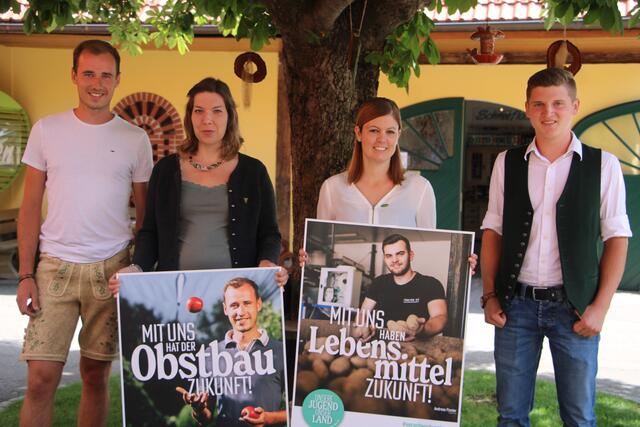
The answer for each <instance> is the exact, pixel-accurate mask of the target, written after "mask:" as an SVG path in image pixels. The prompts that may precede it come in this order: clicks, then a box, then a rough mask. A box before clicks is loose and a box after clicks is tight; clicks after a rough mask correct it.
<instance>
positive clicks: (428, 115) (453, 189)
mask: <svg viewBox="0 0 640 427" xmlns="http://www.w3.org/2000/svg"><path fill="white" fill-rule="evenodd" d="M401 113H402V122H403V124H402V126H403V132H402V135H401V136H400V149H401V150H402V151H403V152H405V153H407V157H408V158H407V165H408V169H409V170H418V171H420V173H421V174H422V176H424V177H425V178H427V179H428V180H429V182H431V185H432V186H433V190H434V192H435V194H436V209H437V227H438V228H442V229H448V230H459V229H460V218H461V211H462V207H461V199H462V147H463V146H462V141H463V135H462V129H463V126H462V120H463V117H464V98H444V99H437V100H433V101H427V102H422V103H420V104H414V105H411V106H408V107H405V108H403V109H402V111H401Z"/></svg>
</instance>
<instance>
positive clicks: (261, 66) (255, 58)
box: [233, 52, 267, 83]
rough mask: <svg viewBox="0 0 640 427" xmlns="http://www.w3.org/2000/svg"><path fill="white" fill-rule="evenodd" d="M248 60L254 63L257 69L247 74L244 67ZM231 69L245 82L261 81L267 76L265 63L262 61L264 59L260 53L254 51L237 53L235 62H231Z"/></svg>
mask: <svg viewBox="0 0 640 427" xmlns="http://www.w3.org/2000/svg"><path fill="white" fill-rule="evenodd" d="M248 62H253V63H254V64H255V65H256V68H257V70H256V71H255V72H254V73H252V74H248V75H247V73H246V72H245V69H244V67H245V64H247V63H248ZM233 70H234V72H235V73H236V76H238V77H239V78H240V79H241V80H243V81H245V82H247V83H258V82H261V81H262V80H264V78H265V77H266V76H267V65H266V64H265V63H264V60H263V59H262V58H261V57H260V55H258V54H257V53H255V52H245V53H242V54H240V55H238V57H237V58H236V61H235V63H234V64H233ZM248 77H250V78H248Z"/></svg>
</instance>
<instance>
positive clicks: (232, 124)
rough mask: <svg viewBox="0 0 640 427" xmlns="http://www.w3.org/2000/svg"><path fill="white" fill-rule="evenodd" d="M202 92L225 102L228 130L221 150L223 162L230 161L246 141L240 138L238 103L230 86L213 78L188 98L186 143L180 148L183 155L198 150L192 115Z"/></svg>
mask: <svg viewBox="0 0 640 427" xmlns="http://www.w3.org/2000/svg"><path fill="white" fill-rule="evenodd" d="M202 92H213V93H217V94H218V95H220V96H221V97H222V99H223V100H224V106H225V108H226V109H227V115H228V117H227V129H226V130H225V133H224V137H223V138H222V147H221V148H220V156H221V157H222V160H230V159H232V158H233V157H234V156H235V155H236V154H238V151H240V147H241V146H242V143H243V142H244V140H243V139H242V136H240V128H239V125H238V110H237V109H236V103H235V101H234V100H233V97H232V96H231V90H230V89H229V86H227V84H226V83H225V82H223V81H222V80H218V79H214V78H213V77H207V78H205V79H203V80H201V81H199V82H198V83H196V84H195V86H193V87H192V88H191V89H190V90H189V92H188V93H187V96H188V97H189V100H188V101H187V108H186V112H185V114H184V129H185V133H186V134H187V137H186V139H185V140H184V142H183V143H182V144H181V145H180V147H178V149H179V150H180V152H181V153H182V154H195V152H196V151H197V150H198V138H196V133H195V131H194V130H193V123H191V113H192V112H193V103H194V99H195V97H196V95H197V94H199V93H202Z"/></svg>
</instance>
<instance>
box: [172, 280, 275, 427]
mask: <svg viewBox="0 0 640 427" xmlns="http://www.w3.org/2000/svg"><path fill="white" fill-rule="evenodd" d="M223 309H224V314H225V315H226V316H227V318H228V319H229V323H230V324H231V329H230V330H229V331H227V333H226V334H225V336H224V339H223V340H222V341H220V342H218V343H217V349H218V355H219V357H218V359H217V361H218V362H219V363H220V370H221V371H226V370H227V367H225V363H226V362H225V358H224V357H223V356H221V355H222V354H224V353H228V354H229V355H230V356H231V357H230V360H234V361H235V363H234V367H233V371H234V373H236V374H238V373H242V372H245V373H258V372H259V371H261V372H262V374H255V375H250V376H249V378H247V379H248V380H249V381H248V382H247V381H241V382H240V383H239V384H241V385H240V386H239V387H235V388H234V389H233V391H230V390H229V388H227V387H225V391H224V393H221V394H217V395H216V396H215V398H211V399H210V393H209V390H210V389H209V390H207V391H199V392H198V391H197V392H195V393H192V391H193V390H185V389H184V388H182V387H176V391H177V392H178V393H179V394H180V395H181V396H182V399H183V400H184V402H185V403H186V404H190V405H191V408H192V416H193V418H194V419H195V420H196V421H198V423H200V424H201V425H209V424H212V421H213V419H214V412H213V409H214V406H215V413H216V414H217V415H216V416H215V423H214V424H212V425H216V426H225V427H226V426H247V425H259V426H263V425H285V424H286V422H287V412H286V410H280V407H281V400H282V392H283V390H284V387H285V381H286V378H285V376H284V360H283V359H282V357H281V355H283V354H284V350H283V346H282V343H281V342H280V341H277V340H275V339H272V338H271V337H269V336H268V334H267V331H266V330H264V329H261V328H260V327H259V325H258V323H257V320H258V313H259V312H260V310H261V309H262V299H261V298H260V295H259V290H258V286H257V285H256V283H255V282H254V281H252V280H251V279H248V278H243V277H240V278H235V279H232V280H230V281H228V282H227V283H226V284H225V286H224V291H223ZM207 360H211V359H209V358H207ZM245 361H246V362H245ZM240 364H242V366H238V365H240ZM247 365H248V366H247ZM214 373H215V369H212V375H213V374H214ZM236 378H238V377H236ZM236 383H237V381H236Z"/></svg>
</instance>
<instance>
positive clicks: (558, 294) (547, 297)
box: [516, 282, 567, 302]
mask: <svg viewBox="0 0 640 427" xmlns="http://www.w3.org/2000/svg"><path fill="white" fill-rule="evenodd" d="M516 294H517V295H520V296H523V297H525V298H529V299H532V300H534V301H553V302H559V301H564V300H565V299H566V298H567V294H566V293H565V291H564V286H553V287H551V288H545V287H540V286H530V285H525V284H524V283H520V282H518V284H517V285H516Z"/></svg>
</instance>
